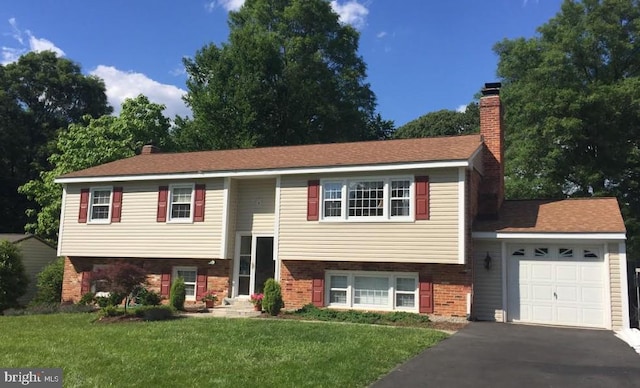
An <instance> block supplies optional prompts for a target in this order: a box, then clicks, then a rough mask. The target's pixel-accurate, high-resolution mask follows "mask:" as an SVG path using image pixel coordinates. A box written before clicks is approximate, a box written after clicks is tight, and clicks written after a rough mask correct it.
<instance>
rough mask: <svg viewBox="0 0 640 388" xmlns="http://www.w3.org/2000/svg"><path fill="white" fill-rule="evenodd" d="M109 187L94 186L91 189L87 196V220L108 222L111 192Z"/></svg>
mask: <svg viewBox="0 0 640 388" xmlns="http://www.w3.org/2000/svg"><path fill="white" fill-rule="evenodd" d="M112 191H113V190H112V188H110V187H96V188H92V189H91V196H90V198H89V207H90V209H89V222H92V223H108V222H109V221H110V218H111V193H112Z"/></svg>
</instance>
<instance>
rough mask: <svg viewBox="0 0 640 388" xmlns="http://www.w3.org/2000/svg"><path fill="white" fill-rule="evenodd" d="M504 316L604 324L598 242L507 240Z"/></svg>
mask: <svg viewBox="0 0 640 388" xmlns="http://www.w3.org/2000/svg"><path fill="white" fill-rule="evenodd" d="M507 252H508V253H509V255H508V258H507V300H508V302H507V306H508V309H507V312H508V313H507V320H508V321H511V322H523V323H538V324H551V325H564V326H579V327H597V328H604V327H606V326H607V322H608V320H609V318H608V315H609V313H608V311H607V309H606V306H607V304H606V303H605V301H606V300H607V295H606V289H607V284H606V279H607V273H608V271H607V270H606V268H605V263H604V255H603V254H602V249H601V248H600V247H598V246H570V245H568V244H567V245H557V246H551V245H545V244H537V245H529V246H522V245H510V246H508V248H507Z"/></svg>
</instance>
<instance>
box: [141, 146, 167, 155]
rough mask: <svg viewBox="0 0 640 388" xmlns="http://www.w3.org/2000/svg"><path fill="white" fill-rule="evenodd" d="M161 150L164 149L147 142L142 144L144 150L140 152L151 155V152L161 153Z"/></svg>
mask: <svg viewBox="0 0 640 388" xmlns="http://www.w3.org/2000/svg"><path fill="white" fill-rule="evenodd" d="M161 152H162V151H161V150H160V148H159V147H156V146H154V145H153V144H145V145H143V146H142V151H141V152H140V154H142V155H149V154H159V153H161Z"/></svg>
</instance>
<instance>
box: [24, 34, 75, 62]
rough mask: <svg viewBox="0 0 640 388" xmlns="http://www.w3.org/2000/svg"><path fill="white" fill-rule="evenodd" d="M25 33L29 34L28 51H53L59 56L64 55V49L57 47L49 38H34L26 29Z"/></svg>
mask: <svg viewBox="0 0 640 388" xmlns="http://www.w3.org/2000/svg"><path fill="white" fill-rule="evenodd" d="M26 33H27V35H29V49H30V50H29V51H35V52H37V53H39V52H41V51H47V50H48V51H53V52H54V53H56V55H57V56H59V57H64V55H65V54H64V51H62V49H61V48H59V47H57V46H56V45H55V44H53V43H52V42H51V41H50V40H47V39H44V38H36V37H35V36H33V34H31V31H29V30H27V31H26Z"/></svg>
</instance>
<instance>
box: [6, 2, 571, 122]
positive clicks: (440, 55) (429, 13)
mask: <svg viewBox="0 0 640 388" xmlns="http://www.w3.org/2000/svg"><path fill="white" fill-rule="evenodd" d="M2 3H3V4H2V7H0V48H1V50H2V51H1V52H0V62H1V63H2V64H7V63H9V62H12V61H15V60H16V59H17V57H19V55H21V54H23V53H25V52H28V51H39V50H45V49H52V50H54V51H56V52H58V53H59V55H62V56H64V57H67V58H69V59H71V60H73V61H75V62H77V63H79V64H80V65H81V66H82V70H83V72H85V73H87V74H95V75H97V76H99V77H101V78H103V79H104V80H105V83H106V86H107V96H108V97H109V101H110V102H111V104H112V105H113V106H114V108H116V111H118V110H119V106H120V104H121V102H122V101H123V100H124V99H125V98H127V97H134V96H136V95H137V94H139V93H144V94H146V95H147V96H148V97H149V98H150V99H151V100H152V101H154V102H158V103H163V104H165V105H167V109H166V111H165V114H167V115H168V116H170V117H173V115H175V114H180V115H187V114H189V110H188V108H187V107H185V106H184V104H183V103H182V101H181V98H180V97H181V95H182V94H184V93H185V92H186V86H185V79H186V76H185V74H184V69H183V66H182V62H181V59H182V58H183V57H185V56H186V57H190V56H193V55H194V54H195V52H196V51H197V50H198V49H200V48H201V47H202V46H204V45H205V44H208V43H210V42H214V43H217V44H219V43H221V42H224V41H226V40H227V36H228V33H229V31H228V27H227V14H228V11H229V10H230V9H237V7H239V6H241V5H242V3H243V0H183V1H180V2H178V1H157V0H155V1H154V0H138V1H131V0H126V1H125V0H110V1H102V2H97V1H86V0H84V1H83V0H73V1H72V0H57V1H56V0H4V1H3V2H2ZM561 3H562V1H561V0H538V1H535V0H482V1H478V0H448V1H439V0H438V1H429V0H396V1H391V0H337V1H332V6H333V8H334V10H335V11H336V12H337V13H338V14H339V15H340V16H341V20H342V21H343V22H344V23H349V24H351V25H353V26H354V27H356V28H357V29H358V30H359V31H360V34H361V36H360V55H362V57H363V58H364V60H365V62H366V63H367V66H368V82H369V83H370V84H371V87H372V89H373V91H374V92H375V93H376V96H377V98H378V111H379V112H380V113H381V114H382V116H383V118H385V119H390V120H394V121H395V123H396V125H397V126H400V125H402V124H405V123H406V122H408V121H410V120H413V119H415V118H418V117H419V116H421V115H423V114H426V113H428V112H432V111H436V110H440V109H458V108H459V107H460V106H461V105H466V104H467V103H469V102H470V101H472V99H473V96H474V94H475V93H476V92H478V91H479V90H480V88H481V87H482V85H483V84H484V82H488V81H494V80H496V67H497V62H498V58H497V57H496V55H495V54H494V53H493V51H492V47H493V45H494V44H495V43H496V42H498V41H501V40H502V39H505V38H509V39H513V38H517V37H527V38H528V37H532V36H534V35H535V34H536V28H537V27H539V26H540V25H542V24H544V23H545V22H546V21H548V20H549V19H550V18H551V17H553V16H554V15H555V14H557V12H558V11H559V10H560V4H561Z"/></svg>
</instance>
